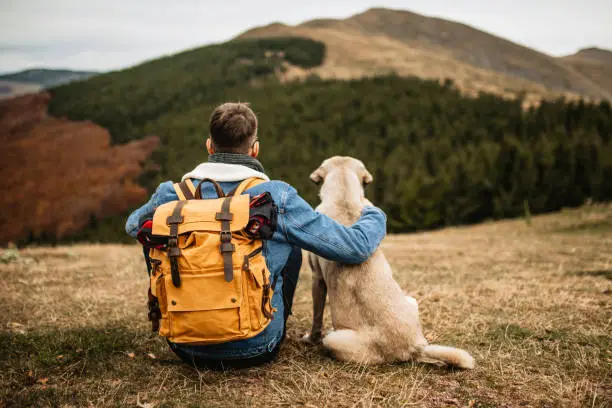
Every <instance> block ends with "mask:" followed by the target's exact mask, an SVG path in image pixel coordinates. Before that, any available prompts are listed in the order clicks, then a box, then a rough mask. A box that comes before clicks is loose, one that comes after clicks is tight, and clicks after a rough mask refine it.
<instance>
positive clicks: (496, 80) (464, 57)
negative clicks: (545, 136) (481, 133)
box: [237, 8, 612, 99]
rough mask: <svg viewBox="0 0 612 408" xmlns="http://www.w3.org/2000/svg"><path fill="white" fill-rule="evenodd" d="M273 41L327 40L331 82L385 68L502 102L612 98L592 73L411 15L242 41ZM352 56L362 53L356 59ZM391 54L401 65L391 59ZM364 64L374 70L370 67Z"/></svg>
mask: <svg viewBox="0 0 612 408" xmlns="http://www.w3.org/2000/svg"><path fill="white" fill-rule="evenodd" d="M275 35H295V36H307V37H309V38H313V39H317V40H319V41H323V42H325V43H326V45H327V46H328V48H329V57H330V58H331V59H332V61H331V62H330V63H329V64H328V67H327V68H328V69H325V68H323V69H319V70H318V72H316V73H317V74H320V75H322V76H323V77H326V78H341V79H348V78H350V77H359V76H369V75H372V74H376V72H377V71H380V70H383V71H384V70H385V69H387V70H391V71H395V72H397V73H398V74H400V75H416V76H418V77H421V78H426V79H432V78H438V79H445V78H450V79H453V80H454V81H455V82H457V83H458V86H459V87H460V88H462V89H463V90H464V91H465V92H466V93H468V94H474V93H478V92H480V91H488V92H491V91H493V92H495V93H497V94H500V95H502V96H517V95H519V94H523V93H526V94H527V97H528V99H529V98H531V99H538V98H540V99H541V98H542V97H543V98H549V99H550V98H555V97H558V96H566V97H570V98H576V97H579V96H587V97H591V98H595V99H602V98H603V99H612V86H609V84H608V83H607V81H605V78H604V81H603V82H602V78H601V76H600V75H596V76H595V77H594V78H593V77H589V74H590V73H589V72H586V73H585V71H584V70H583V71H581V70H577V69H576V68H575V66H574V65H572V64H570V63H568V61H567V60H565V59H563V58H555V57H552V56H550V55H547V54H545V53H542V52H540V51H537V50H533V49H531V48H528V47H526V46H523V45H521V44H517V43H514V42H512V41H509V40H507V39H504V38H502V37H499V36H496V35H493V34H490V33H487V32H485V31H482V30H479V29H476V28H474V27H471V26H469V25H467V24H464V23H460V22H454V21H450V20H445V19H442V18H437V17H428V16H423V15H420V14H417V13H414V12H411V11H405V10H395V9H386V8H372V9H368V10H366V11H364V12H362V13H358V14H355V15H353V16H351V17H348V18H346V19H333V18H319V19H314V20H309V21H305V22H302V23H300V24H298V25H295V26H290V25H286V24H282V23H278V22H277V23H273V24H271V25H267V26H262V27H255V28H253V29H250V30H247V31H245V32H244V33H242V34H240V35H239V36H238V37H237V38H252V37H269V36H275ZM391 41H393V42H394V44H393V45H391ZM360 50H362V51H360ZM350 51H353V52H354V53H355V54H357V55H356V56H355V55H354V56H351V55H350V54H351V53H350ZM390 53H392V54H394V57H395V58H396V60H390V59H389V54H390ZM368 54H369V55H368ZM364 62H365V63H366V65H369V66H368V67H365V68H364V67H363V63H364ZM332 66H333V68H334V69H332ZM355 67H357V69H355ZM359 67H361V68H362V69H359ZM611 67H612V65H611ZM432 69H433V70H434V71H436V72H432ZM338 72H340V74H338ZM347 72H350V74H348V73H347Z"/></svg>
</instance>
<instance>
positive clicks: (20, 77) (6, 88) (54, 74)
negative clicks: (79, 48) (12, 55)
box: [0, 68, 98, 99]
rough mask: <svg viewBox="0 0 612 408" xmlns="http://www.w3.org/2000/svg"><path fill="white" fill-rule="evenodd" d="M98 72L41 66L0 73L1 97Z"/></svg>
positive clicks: (89, 75)
mask: <svg viewBox="0 0 612 408" xmlns="http://www.w3.org/2000/svg"><path fill="white" fill-rule="evenodd" d="M97 74H98V72H91V71H71V70H67V69H44V68H40V69H28V70H25V71H19V72H14V73H11V74H4V75H0V99H2V98H10V97H13V96H17V95H23V94H27V93H32V92H37V91H38V90H40V89H44V88H50V87H54V86H58V85H62V84H67V83H69V82H72V81H80V80H84V79H87V78H90V77H92V76H94V75H97Z"/></svg>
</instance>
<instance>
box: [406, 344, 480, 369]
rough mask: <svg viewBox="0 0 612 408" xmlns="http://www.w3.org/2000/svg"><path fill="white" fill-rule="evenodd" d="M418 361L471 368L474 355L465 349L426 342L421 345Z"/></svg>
mask: <svg viewBox="0 0 612 408" xmlns="http://www.w3.org/2000/svg"><path fill="white" fill-rule="evenodd" d="M418 361H420V362H423V363H432V364H437V365H440V366H445V365H447V364H448V365H452V366H455V367H459V368H465V369H472V368H474V357H472V356H471V355H470V353H468V352H467V351H465V350H462V349H459V348H455V347H448V346H439V345H437V344H428V345H427V346H425V347H423V350H422V352H421V355H420V356H419V357H418Z"/></svg>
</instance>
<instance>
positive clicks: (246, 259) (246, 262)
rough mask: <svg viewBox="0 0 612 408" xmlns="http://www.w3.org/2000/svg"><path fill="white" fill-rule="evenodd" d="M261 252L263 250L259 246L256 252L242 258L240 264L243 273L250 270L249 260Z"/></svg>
mask: <svg viewBox="0 0 612 408" xmlns="http://www.w3.org/2000/svg"><path fill="white" fill-rule="evenodd" d="M262 250H263V245H262V246H260V247H259V248H257V249H256V250H254V251H253V252H251V253H250V254H248V255H245V256H244V261H243V262H242V270H243V271H249V270H250V267H249V259H251V258H253V257H254V256H255V255H257V254H259V253H260V252H261V251H262Z"/></svg>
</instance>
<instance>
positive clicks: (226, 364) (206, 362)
mask: <svg viewBox="0 0 612 408" xmlns="http://www.w3.org/2000/svg"><path fill="white" fill-rule="evenodd" d="M301 267H302V251H301V249H300V248H298V247H293V248H292V250H291V253H290V255H289V258H288V259H287V263H286V264H285V266H284V267H283V269H282V272H281V274H282V276H283V287H282V292H283V302H284V305H285V308H284V313H283V318H284V319H283V320H284V326H283V334H282V337H281V341H280V342H279V343H278V345H277V346H276V347H275V348H273V349H272V350H271V351H267V352H264V353H262V354H259V355H256V356H253V357H246V358H232V359H219V360H217V359H208V358H201V357H198V356H194V355H193V354H190V353H187V352H185V351H184V350H181V349H180V348H178V347H176V345H175V344H174V343H172V342H168V345H169V346H170V349H171V350H172V351H173V352H174V353H175V354H176V355H177V356H179V358H180V359H181V360H183V361H184V362H185V363H187V364H189V365H191V366H194V367H197V368H207V369H210V370H217V371H225V370H227V369H232V368H233V369H240V368H248V367H254V366H258V365H262V364H265V363H270V362H272V361H274V360H276V357H277V356H278V353H279V351H280V346H281V344H282V342H283V341H284V340H285V334H286V333H287V319H288V318H289V315H290V314H291V308H292V306H293V297H294V295H295V288H296V286H297V282H298V278H299V276H300V268H301Z"/></svg>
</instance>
